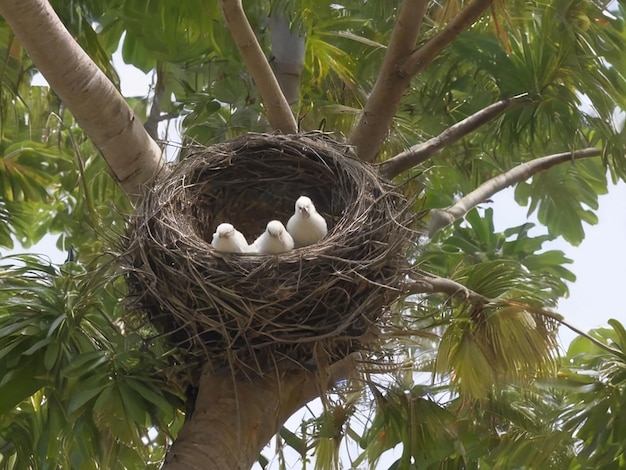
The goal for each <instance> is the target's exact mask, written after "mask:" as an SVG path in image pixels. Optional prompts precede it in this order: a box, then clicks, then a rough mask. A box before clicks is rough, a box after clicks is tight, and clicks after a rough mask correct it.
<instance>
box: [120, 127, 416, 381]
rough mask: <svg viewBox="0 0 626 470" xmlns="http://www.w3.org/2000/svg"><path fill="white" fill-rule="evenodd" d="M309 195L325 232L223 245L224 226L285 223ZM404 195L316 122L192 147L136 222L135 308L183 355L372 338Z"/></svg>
mask: <svg viewBox="0 0 626 470" xmlns="http://www.w3.org/2000/svg"><path fill="white" fill-rule="evenodd" d="M300 195H307V196H309V197H311V199H312V200H313V201H314V202H315V205H316V207H317V209H318V211H319V212H320V213H321V214H322V215H323V216H324V217H325V219H326V221H327V223H328V227H329V231H328V235H327V236H326V237H325V238H324V239H323V240H322V241H320V242H319V243H317V244H315V245H311V246H308V247H304V248H299V249H295V250H293V251H290V252H288V253H284V254H281V255H257V254H227V253H219V252H217V251H215V250H214V249H213V248H212V247H211V245H210V241H211V237H212V234H213V232H214V231H215V228H216V227H217V225H219V224H220V223H223V222H229V223H232V224H233V225H235V227H237V228H238V229H239V230H240V231H241V232H242V233H244V235H246V237H247V238H248V240H249V241H252V240H254V238H256V236H257V235H259V234H260V233H262V232H263V230H264V229H265V225H266V223H267V222H268V221H269V220H271V219H279V220H281V221H283V223H286V221H287V220H288V219H289V217H290V216H291V215H292V214H293V210H294V202H295V200H296V199H297V198H298V197H299V196H300ZM409 217H410V215H409V211H408V210H407V203H406V201H405V200H404V199H403V197H402V196H401V195H400V194H399V193H398V192H396V191H395V190H394V188H393V187H392V186H391V185H390V184H388V183H386V182H384V181H382V180H381V179H380V178H379V177H378V176H377V174H376V172H375V171H374V170H373V169H372V168H371V167H370V166H369V165H367V164H364V163H362V162H361V161H359V160H358V159H356V158H355V157H354V156H353V153H352V151H351V149H350V148H349V147H348V146H346V145H342V144H339V143H337V142H335V141H333V140H332V139H330V138H329V137H328V136H326V135H324V134H321V133H310V134H297V135H287V136H281V135H267V134H248V135H243V136H240V137H237V138H235V139H233V140H231V141H228V142H225V143H221V144H217V145H213V146H211V147H208V148H205V147H194V148H191V149H189V155H188V156H187V157H186V158H185V159H184V160H183V161H182V162H181V163H179V164H177V165H175V166H174V167H173V168H172V171H171V172H169V173H168V174H165V175H163V176H162V177H161V178H159V179H158V180H157V181H156V182H155V184H154V185H153V186H152V188H151V189H150V191H149V192H148V193H147V194H146V196H145V197H144V198H143V200H142V201H141V203H140V204H139V206H138V207H137V209H136V212H135V214H134V216H133V217H132V219H131V220H130V224H129V229H128V244H127V247H126V248H127V250H126V255H125V259H126V264H127V268H128V274H127V280H128V285H129V288H130V298H131V299H132V301H133V304H134V306H135V307H136V308H137V309H136V311H142V312H145V314H146V316H147V319H148V320H149V321H150V322H151V324H152V325H154V326H155V327H156V328H157V330H158V331H160V332H161V334H165V335H168V338H169V339H170V340H171V341H173V342H174V343H176V344H177V345H178V346H179V347H180V348H181V350H182V353H183V355H184V359H185V360H194V359H201V360H203V361H206V360H209V361H210V362H211V363H212V364H213V367H214V368H215V369H216V370H220V369H223V368H229V369H234V370H237V371H240V372H243V373H246V374H250V373H255V374H262V373H264V372H266V371H267V370H269V369H271V368H273V367H275V365H276V363H277V362H281V361H290V362H292V363H294V364H300V365H304V366H314V365H315V362H316V360H317V359H318V357H319V353H320V351H323V352H324V354H325V355H326V356H325V357H326V358H327V360H329V361H331V362H332V361H336V360H339V359H341V358H343V357H345V356H346V355H348V354H350V353H352V352H354V351H360V350H363V349H364V348H365V349H366V348H367V346H368V344H370V342H371V341H372V338H373V336H372V332H374V331H375V327H374V325H375V324H376V322H377V320H378V319H379V318H380V316H381V315H382V314H383V313H384V312H385V311H386V309H387V308H388V306H389V305H390V303H391V302H392V301H393V300H394V299H395V298H396V297H397V295H398V291H397V289H398V288H399V286H400V285H401V283H402V280H403V279H404V275H405V272H406V271H405V265H406V257H405V256H404V247H405V246H406V242H407V240H408V238H409V235H408V234H409V230H408V229H407V228H406V226H407V225H408V222H409Z"/></svg>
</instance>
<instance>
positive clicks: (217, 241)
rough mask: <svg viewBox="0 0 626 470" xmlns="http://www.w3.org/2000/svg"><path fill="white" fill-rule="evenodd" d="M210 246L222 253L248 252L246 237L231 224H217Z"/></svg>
mask: <svg viewBox="0 0 626 470" xmlns="http://www.w3.org/2000/svg"><path fill="white" fill-rule="evenodd" d="M211 245H213V248H215V249H216V250H217V251H221V252H224V253H247V252H248V251H250V250H249V246H248V242H247V241H246V237H244V236H243V234H242V233H241V232H240V231H238V230H236V229H235V227H233V226H232V225H231V224H219V225H218V226H217V229H216V230H215V233H214V234H213V241H211Z"/></svg>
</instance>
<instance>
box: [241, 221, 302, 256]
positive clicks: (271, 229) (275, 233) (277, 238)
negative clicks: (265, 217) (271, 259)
mask: <svg viewBox="0 0 626 470" xmlns="http://www.w3.org/2000/svg"><path fill="white" fill-rule="evenodd" d="M293 246H294V243H293V238H291V235H289V232H287V229H285V226H284V225H283V224H282V222H280V221H278V220H272V221H270V222H268V224H267V228H266V229H265V232H263V233H262V234H261V235H260V236H259V237H258V238H257V239H256V240H255V241H254V243H253V244H252V245H250V248H251V250H250V251H252V252H253V253H260V254H274V255H275V254H278V253H285V252H287V251H289V250H293Z"/></svg>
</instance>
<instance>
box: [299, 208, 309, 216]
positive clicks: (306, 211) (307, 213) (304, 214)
mask: <svg viewBox="0 0 626 470" xmlns="http://www.w3.org/2000/svg"><path fill="white" fill-rule="evenodd" d="M300 212H302V215H303V216H305V217H308V216H309V209H307V208H306V207H301V208H300Z"/></svg>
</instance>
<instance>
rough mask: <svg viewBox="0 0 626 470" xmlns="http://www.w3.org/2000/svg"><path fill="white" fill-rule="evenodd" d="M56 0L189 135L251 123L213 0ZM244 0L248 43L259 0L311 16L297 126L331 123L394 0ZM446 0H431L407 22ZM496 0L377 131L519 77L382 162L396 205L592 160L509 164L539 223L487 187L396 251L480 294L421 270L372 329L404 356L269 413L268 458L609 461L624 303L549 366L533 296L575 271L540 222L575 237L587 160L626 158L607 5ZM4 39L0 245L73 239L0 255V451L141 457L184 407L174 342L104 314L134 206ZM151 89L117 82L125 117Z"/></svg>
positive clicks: (385, 36) (543, 323) (347, 120)
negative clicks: (436, 142)
mask: <svg viewBox="0 0 626 470" xmlns="http://www.w3.org/2000/svg"><path fill="white" fill-rule="evenodd" d="M52 3H53V5H54V7H55V9H56V10H57V11H58V12H59V14H60V16H61V17H62V19H63V21H64V23H65V24H66V25H67V27H68V28H69V30H70V31H71V33H72V34H73V36H74V37H76V39H77V40H78V41H79V43H80V44H81V46H82V47H83V48H84V49H85V50H86V51H87V52H88V53H89V54H90V56H91V57H92V58H93V60H94V61H95V62H96V63H97V64H98V65H99V66H100V67H101V68H102V69H103V70H104V71H105V73H106V74H107V76H109V78H110V79H111V80H112V81H113V83H115V84H116V85H119V79H118V76H117V71H116V70H115V67H114V66H113V65H112V60H111V57H112V54H113V52H114V51H116V50H117V49H118V48H120V49H121V53H122V56H123V58H124V61H126V62H127V63H129V64H132V65H134V66H136V67H138V68H139V69H141V70H143V71H144V72H154V73H155V74H156V80H158V81H159V84H160V85H162V87H163V94H162V97H161V103H160V106H161V111H162V112H163V113H166V114H167V117H168V118H170V119H179V121H176V122H178V123H180V126H181V128H182V132H183V134H184V139H185V142H189V141H192V140H193V141H197V142H200V143H204V144H209V143H213V142H217V141H222V140H225V139H228V138H230V137H233V136H235V135H237V134H241V133H243V132H248V131H266V130H267V127H268V126H267V123H266V121H265V119H264V117H263V105H262V103H261V101H260V98H259V96H258V93H257V91H256V89H255V87H254V83H253V82H252V80H251V78H250V77H249V75H248V74H247V72H246V71H245V67H244V66H243V63H242V60H241V58H240V55H239V53H238V51H237V49H236V47H235V45H234V42H233V41H232V39H231V37H230V33H229V32H228V31H227V30H226V29H225V28H224V24H223V20H222V17H221V12H220V11H219V5H218V2H211V1H206V0H189V1H186V2H172V1H170V0H150V1H145V0H131V1H122V0H80V1H79V0H55V1H53V2H52ZM244 3H245V8H246V12H247V14H248V16H249V18H250V21H251V23H252V26H253V28H254V30H255V32H256V33H257V37H258V38H259V41H260V43H261V45H262V47H263V48H264V50H265V51H266V52H267V54H268V56H269V55H271V51H270V42H269V34H268V33H269V31H268V27H267V21H266V17H267V14H268V13H270V14H271V13H272V12H281V14H286V15H287V16H289V18H290V20H291V21H292V26H293V28H294V29H296V30H297V31H298V32H300V33H302V34H303V35H305V37H306V38H307V42H306V51H305V64H304V71H303V77H302V87H301V100H300V102H299V103H298V104H297V105H296V106H295V112H296V114H297V118H298V122H299V125H300V128H301V129H302V130H310V129H317V128H323V129H324V130H326V131H332V132H336V133H338V134H339V135H341V134H344V135H348V134H349V131H350V128H351V126H352V125H353V122H354V119H355V116H356V115H357V113H358V112H359V110H360V109H361V108H362V106H363V103H364V101H365V99H366V98H367V96H368V94H369V92H370V90H371V88H372V86H373V84H374V83H375V81H376V77H377V73H378V70H379V68H380V64H381V61H382V58H383V55H384V52H385V48H386V45H387V44H388V43H389V37H390V33H391V28H392V26H393V24H394V21H395V19H396V15H397V2H363V1H361V0H347V1H345V2H341V3H340V4H338V3H336V2H332V1H326V0H324V1H317V0H278V1H272V2H269V1H262V2H244ZM461 3H462V2H448V3H447V7H446V9H443V8H440V7H439V6H437V5H433V6H432V7H431V8H430V9H429V10H428V13H427V16H426V18H425V19H424V22H423V25H422V28H421V33H420V38H419V42H420V43H423V42H425V41H426V40H427V39H428V38H430V37H432V36H433V35H434V34H435V33H436V32H437V31H439V30H440V29H441V27H442V26H443V24H445V21H446V18H449V17H450V14H451V13H453V11H454V9H455V8H456V7H458V6H459V5H460V4H461ZM499 3H500V2H496V5H495V6H494V9H493V10H492V12H491V15H492V16H491V18H489V17H485V18H484V19H483V20H481V21H479V22H478V23H477V24H476V25H474V26H473V27H472V28H471V29H469V30H467V31H465V32H463V33H462V34H461V35H460V37H459V38H458V40H457V41H455V42H454V43H453V44H452V45H451V46H450V47H448V48H446V49H445V50H444V51H443V52H442V53H441V54H439V55H438V57H437V58H436V59H435V60H434V62H433V63H432V64H431V65H430V66H429V67H427V68H426V70H425V71H424V72H423V73H421V74H420V75H419V76H418V77H416V78H415V79H414V80H413V81H412V82H411V85H410V87H409V88H408V89H407V90H406V93H405V95H404V97H403V102H402V104H401V107H400V109H399V111H398V113H397V115H396V117H395V119H394V122H393V124H392V128H391V130H390V133H389V138H388V139H387V141H386V142H385V143H384V145H383V148H382V151H381V155H382V157H383V158H388V157H391V156H393V155H395V154H396V153H398V152H399V151H401V150H404V149H405V148H407V147H409V146H411V145H415V144H418V143H421V142H423V141H425V140H427V139H428V138H431V137H434V136H437V135H439V134H440V133H441V132H443V131H444V130H445V129H447V128H449V126H451V125H452V124H454V123H457V122H459V121H460V120H462V119H464V118H466V117H468V116H470V115H472V114H473V113H476V112H477V111H479V110H481V109H483V108H484V107H486V106H488V105H489V104H492V103H494V102H495V101H497V100H500V99H503V98H508V97H511V96H515V95H518V94H522V93H523V94H528V96H530V97H531V98H532V100H531V101H530V102H529V103H527V104H525V105H520V106H518V107H515V108H512V109H510V110H507V112H505V113H503V114H502V115H501V116H499V117H498V119H495V120H493V121H491V122H489V123H487V124H485V125H484V126H482V127H480V128H479V129H477V130H476V131H475V132H473V133H471V134H470V135H468V136H466V137H464V138H463V139H461V140H460V141H458V142H456V143H454V144H451V145H448V146H447V147H446V148H445V149H444V150H443V151H442V152H441V153H440V154H439V155H437V156H436V157H434V158H433V159H431V160H429V161H427V162H425V163H424V164H422V165H421V166H420V167H418V168H416V169H413V170H410V171H409V172H408V174H407V175H402V177H403V178H404V177H405V176H415V177H416V181H415V182H409V183H407V184H406V185H405V186H403V188H405V189H406V191H407V192H408V193H413V194H417V195H418V197H417V199H418V201H417V202H416V205H415V207H416V212H417V211H420V210H427V209H430V208H434V207H445V206H448V205H450V204H451V203H453V202H454V200H455V199H457V198H458V197H459V196H460V195H463V194H466V193H468V192H469V191H471V190H472V189H474V188H475V187H477V186H478V185H480V184H482V183H483V182H485V181H487V180H488V179H490V178H493V177H494V176H496V175H499V174H501V173H502V172H503V171H506V170H508V169H510V168H512V167H513V166H515V165H518V164H520V163H523V162H526V161H529V160H532V159H534V158H536V157H539V156H543V155H546V154H550V153H556V152H564V151H569V150H574V149H577V148H580V147H583V146H594V147H597V148H601V149H602V150H603V158H602V161H592V160H584V161H576V162H572V163H571V164H565V165H560V166H557V167H555V168H552V169H550V170H548V171H545V172H542V173H540V174H537V175H534V176H533V177H532V179H530V180H528V181H525V182H522V183H520V184H518V185H517V187H516V192H515V198H516V201H517V202H518V203H520V204H524V205H527V206H528V210H529V213H532V212H534V211H536V212H537V217H538V220H539V222H540V223H541V224H543V225H545V226H546V227H547V230H548V234H547V235H539V236H532V235H531V234H530V230H531V229H532V227H533V226H532V224H524V225H520V226H517V227H512V228H509V229H507V230H505V231H504V232H501V233H496V232H495V230H494V225H493V211H492V210H491V209H487V210H485V211H482V212H481V211H478V210H473V211H471V212H469V213H468V214H467V216H466V218H465V220H464V221H463V222H459V223H456V224H454V225H453V226H452V227H449V228H448V229H446V230H444V231H442V232H441V233H440V234H439V235H438V237H437V238H436V239H435V240H432V241H430V243H428V244H425V245H423V246H419V247H418V248H417V249H416V250H415V252H414V253H411V254H410V260H411V262H412V263H414V264H415V266H419V268H420V269H423V270H425V271H429V272H432V273H434V274H437V275H439V276H441V277H445V278H449V279H453V280H455V281H457V282H459V283H461V284H463V285H464V286H466V287H468V288H470V289H472V290H473V291H475V292H477V293H478V294H480V295H482V296H484V297H485V298H489V299H492V300H494V301H495V302H496V303H495V304H488V303H484V304H481V303H473V304H470V303H467V302H463V301H460V300H459V299H458V298H457V299H450V298H448V297H447V296H446V297H444V296H442V295H441V294H433V295H421V296H411V297H409V298H408V299H406V300H404V301H403V302H400V303H399V304H398V305H399V307H398V308H399V309H401V310H402V311H401V315H399V317H398V318H394V319H393V322H394V323H393V326H394V327H395V328H396V330H393V331H396V332H397V331H402V332H403V335H396V336H393V335H390V337H389V338H388V339H387V343H386V344H385V345H384V347H385V348H386V349H385V350H386V351H388V352H389V353H390V354H393V355H394V357H395V358H396V359H398V361H400V362H402V363H403V368H396V370H394V372H393V374H390V376H382V377H383V378H381V375H377V374H372V377H373V381H374V382H376V381H377V380H378V381H379V383H374V382H373V383H371V384H369V389H368V390H369V391H368V392H363V390H361V389H357V390H351V389H348V390H347V391H345V392H338V396H337V397H335V398H334V400H330V403H327V406H326V408H325V410H324V411H323V412H322V413H320V414H319V416H316V417H314V418H312V419H310V420H307V421H305V422H303V423H302V424H301V425H299V427H298V429H296V430H289V429H287V428H284V429H283V430H282V431H281V433H280V435H279V436H278V437H277V441H278V442H279V445H278V450H277V453H278V459H279V461H281V464H283V465H285V456H284V455H283V452H284V451H286V450H287V449H290V450H292V451H295V452H296V454H297V456H298V458H299V459H300V460H301V461H302V465H303V467H304V466H306V465H308V464H309V462H311V461H314V464H313V465H314V467H315V468H319V469H323V468H337V467H338V466H340V464H342V463H343V462H340V460H341V458H340V455H341V454H340V448H341V445H343V444H344V443H346V441H350V442H352V444H353V445H356V446H359V448H360V450H359V452H358V455H357V456H356V457H355V458H354V460H353V461H352V462H351V463H352V464H353V465H354V466H357V465H361V464H368V465H370V466H371V467H372V468H374V467H376V466H377V465H379V464H380V462H382V461H383V460H384V456H385V452H386V451H388V450H390V449H393V448H397V449H398V451H399V452H400V453H401V456H400V457H399V458H398V459H397V461H395V462H394V463H393V464H391V467H390V468H451V469H452V468H487V469H491V468H493V469H497V468H550V469H551V468H554V469H561V468H563V469H565V468H572V469H577V468H607V469H609V468H622V467H624V466H626V462H625V461H624V444H623V443H624V442H626V425H625V421H624V418H623V416H626V410H624V402H625V401H624V394H625V393H626V392H625V385H624V384H625V383H626V376H625V374H624V370H626V364H625V351H626V349H625V348H626V333H625V332H624V328H623V326H622V325H621V324H620V323H618V322H615V321H613V322H611V328H606V329H599V330H596V331H595V332H593V333H592V336H593V337H594V338H596V339H597V340H598V341H599V342H600V344H602V343H604V344H606V345H609V346H610V347H609V348H606V347H604V348H603V347H600V346H598V344H597V343H594V342H591V341H589V340H587V339H584V338H579V339H577V340H576V341H574V343H572V345H571V347H570V349H569V351H568V355H567V357H566V358H565V359H564V360H563V362H562V366H561V368H560V371H559V374H558V375H556V374H555V367H556V357H555V344H554V342H553V334H554V321H553V320H550V319H547V318H545V317H544V316H541V315H539V314H537V313H536V312H537V310H534V312H535V313H533V310H532V308H533V307H541V308H550V307H554V306H555V305H556V303H557V301H558V299H559V298H562V297H564V296H566V295H567V294H568V285H567V283H568V282H573V281H574V280H575V276H574V274H573V273H572V272H571V271H570V270H569V269H568V268H567V267H566V266H567V265H568V264H569V263H571V261H570V260H569V259H568V258H567V257H566V256H565V255H564V253H562V252H561V251H555V250H549V251H546V250H545V249H544V243H546V242H548V241H551V240H553V239H555V238H556V237H563V238H565V239H566V240H567V241H569V242H570V243H572V244H578V243H580V242H581V241H582V240H583V238H584V223H588V224H594V223H596V222H597V220H596V219H597V218H596V215H595V210H596V209H597V205H598V195H600V194H604V193H605V192H606V172H607V168H608V170H609V172H610V174H611V176H612V177H613V178H614V179H616V178H624V177H626V159H625V158H624V155H623V153H624V142H626V130H624V128H623V127H620V126H619V125H618V124H619V122H618V121H619V118H618V116H619V112H620V111H622V112H623V109H624V107H625V105H626V80H625V79H624V76H625V74H626V58H625V57H626V56H625V55H624V54H623V53H622V51H623V49H624V43H625V41H626V33H625V31H626V29H625V28H624V25H623V19H624V6H623V5H621V4H620V5H617V7H616V8H617V9H618V10H617V11H615V12H614V13H613V14H610V13H607V12H606V11H605V9H604V8H605V7H604V6H603V5H602V4H601V3H598V2H592V1H585V0H558V1H556V2H554V1H547V0H541V1H537V2H521V1H514V2H507V4H506V7H505V6H504V5H500V4H499ZM496 20H497V22H496ZM0 58H1V59H2V64H3V65H2V67H1V71H0V155H1V157H2V159H1V160H0V246H2V247H13V245H14V242H15V241H19V242H20V244H22V245H23V246H25V247H29V246H31V245H33V244H35V243H37V241H39V240H40V239H41V238H42V237H43V236H44V235H45V234H56V235H58V243H57V244H58V247H59V248H61V249H64V250H68V249H69V247H70V245H72V246H73V247H75V248H76V249H77V251H78V260H77V261H75V262H68V263H66V264H64V265H62V266H52V265H50V264H49V263H46V262H45V261H44V260H43V259H41V258H37V257H34V256H24V257H20V258H3V259H2V261H1V263H2V264H1V265H0V468H7V469H8V468H11V469H13V468H16V469H21V468H122V467H123V468H157V467H158V466H159V465H160V461H161V460H162V458H163V454H164V452H165V449H166V445H167V443H168V442H169V439H170V437H171V436H173V435H175V434H176V432H177V430H178V428H179V427H180V425H181V424H182V423H181V418H182V415H181V413H180V412H179V411H178V410H179V409H180V408H181V407H182V404H183V403H182V399H183V398H182V393H181V391H180V390H178V389H176V388H174V386H173V385H172V384H170V383H166V382H165V380H164V374H163V370H164V369H166V368H168V367H169V366H170V357H171V354H172V352H171V351H169V350H166V349H165V346H164V345H162V344H159V343H158V342H155V343H154V344H146V343H145V342H144V341H142V340H141V337H140V335H139V332H137V331H134V330H132V328H130V327H129V326H128V325H126V324H125V323H124V319H123V307H122V306H121V304H120V299H121V298H122V296H123V293H124V285H123V282H122V281H121V279H120V278H117V277H115V276H114V275H113V274H114V270H115V269H114V267H113V266H112V265H111V264H110V263H111V262H112V259H111V258H110V257H109V256H108V255H103V253H107V252H108V251H109V250H110V249H111V248H114V247H115V246H116V244H117V243H118V239H119V236H120V234H121V233H122V232H123V231H124V216H125V214H127V213H128V212H129V211H130V209H131V208H130V206H129V204H128V201H126V198H125V196H124V195H123V194H122V193H121V191H120V190H119V189H118V188H117V185H116V184H115V182H114V181H113V179H112V178H111V177H110V176H109V175H108V173H107V168H106V165H105V164H104V162H103V161H102V159H101V158H100V156H99V155H98V153H97V151H96V150H95V149H94V148H93V147H92V145H91V144H90V143H89V142H88V140H87V139H86V137H85V136H84V134H83V133H82V131H81V130H80V129H79V128H78V127H77V125H76V123H75V122H74V121H73V118H72V117H71V116H70V115H69V113H68V112H67V111H66V110H65V109H64V107H63V105H62V103H60V101H59V99H58V97H56V95H55V94H54V93H52V92H50V91H49V90H48V89H47V88H43V87H33V86H31V79H32V77H33V75H34V74H35V72H36V70H35V69H34V67H33V65H32V63H31V62H30V60H29V58H28V57H27V56H26V54H25V53H24V51H23V50H22V48H21V46H20V45H19V43H18V42H17V41H16V40H15V38H14V36H13V34H12V33H11V32H10V30H9V29H8V27H7V25H6V24H5V23H4V22H3V21H1V20H0ZM155 71H156V72H155ZM149 98H151V97H148V96H141V97H134V98H129V102H130V103H131V105H132V106H133V108H134V109H135V110H136V111H137V113H138V115H140V116H141V117H143V118H145V117H147V115H148V110H149V108H150V105H151V99H149ZM525 307H526V308H525ZM424 377H426V378H425V379H424V380H419V379H422V378H424ZM418 378H419V379H418ZM364 416H365V418H366V419H364V420H362V419H361V418H363V417H364ZM268 461H269V459H267V458H265V457H262V458H261V459H260V462H261V463H262V464H266V465H267V463H268ZM376 468H380V467H376Z"/></svg>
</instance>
